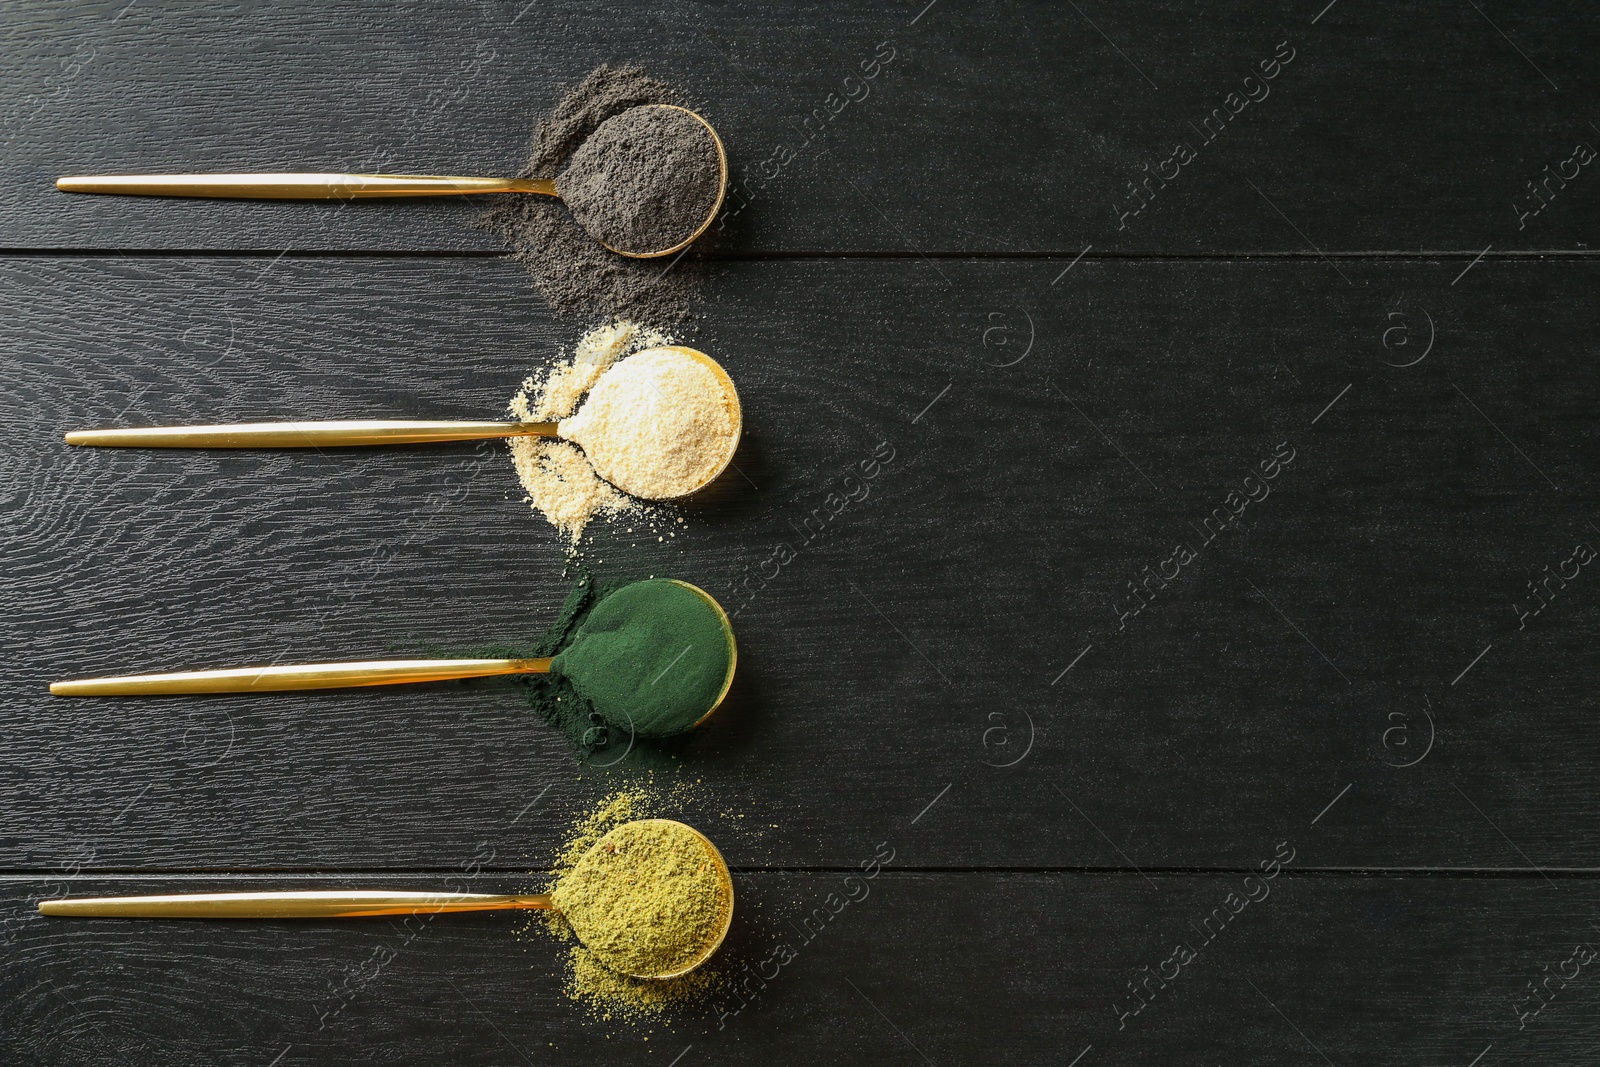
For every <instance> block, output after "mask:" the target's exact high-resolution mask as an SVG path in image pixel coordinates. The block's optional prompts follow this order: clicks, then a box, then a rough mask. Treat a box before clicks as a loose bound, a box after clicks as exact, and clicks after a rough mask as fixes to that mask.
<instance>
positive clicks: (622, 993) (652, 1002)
mask: <svg viewBox="0 0 1600 1067" xmlns="http://www.w3.org/2000/svg"><path fill="white" fill-rule="evenodd" d="M716 984H717V979H716V976H714V975H712V974H709V973H707V971H706V969H705V968H704V967H700V968H696V969H695V970H692V971H690V972H689V973H688V974H686V975H683V976H682V977H679V978H630V977H629V976H628V975H625V974H622V973H620V972H618V971H613V970H612V969H611V968H610V967H607V966H606V965H605V964H603V963H601V962H600V961H599V960H598V959H596V958H595V955H594V953H592V952H590V951H589V950H588V949H586V948H584V947H583V946H582V945H574V946H573V947H572V950H571V952H570V953H569V955H568V959H567V980H566V983H565V985H564V986H563V992H565V993H566V994H567V996H569V997H571V998H572V999H574V1000H579V1001H583V1002H585V1003H587V1004H588V1005H589V1007H590V1008H591V1009H592V1010H593V1012H594V1014H595V1015H596V1016H598V1017H599V1018H601V1019H603V1020H606V1021H610V1020H612V1019H614V1018H621V1019H632V1018H638V1017H643V1016H652V1015H661V1014H663V1013H665V1012H666V1010H667V1009H668V1008H670V1007H672V1006H673V1005H675V1004H682V1003H684V1002H687V1001H692V1000H695V999H698V998H700V997H703V996H705V994H706V993H707V992H709V991H710V990H711V988H712V987H713V986H714V985H716Z"/></svg>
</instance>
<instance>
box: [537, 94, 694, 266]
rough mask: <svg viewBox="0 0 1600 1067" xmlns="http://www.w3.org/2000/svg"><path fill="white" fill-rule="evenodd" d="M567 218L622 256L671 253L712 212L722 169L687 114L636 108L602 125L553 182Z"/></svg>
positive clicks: (665, 109)
mask: <svg viewBox="0 0 1600 1067" xmlns="http://www.w3.org/2000/svg"><path fill="white" fill-rule="evenodd" d="M556 191H557V192H559V193H560V194H561V199H562V200H563V201H565V203H566V205H567V207H568V209H569V210H571V212H572V217H573V218H575V219H577V220H578V224H579V225H581V226H582V227H583V228H584V229H585V230H587V231H588V232H589V234H590V236H592V237H594V238H595V239H596V240H598V241H600V242H602V243H603V244H605V245H608V246H609V247H611V248H615V249H618V250H620V251H624V252H634V253H644V252H658V251H661V250H663V249H668V248H676V247H677V246H678V245H681V244H683V243H684V242H685V241H687V240H689V239H690V238H691V237H693V236H694V234H695V231H697V230H699V229H700V227H701V226H703V225H704V224H705V222H706V219H707V218H708V217H709V216H710V215H711V213H712V212H713V211H715V210H716V207H717V201H718V199H719V194H720V193H721V191H722V165H721V162H720V160H719V158H718V156H717V146H716V142H715V141H713V140H712V136H711V132H710V131H709V130H707V129H706V127H705V124H704V123H702V122H701V121H700V120H699V119H697V118H695V117H694V116H693V115H691V114H689V113H688V112H687V111H679V110H677V109H675V108H665V107H636V108H632V109H631V110H628V111H624V112H623V113H622V114H620V115H613V116H612V117H611V118H609V119H606V121H605V122H603V123H601V124H600V126H599V128H598V129H596V130H595V131H594V133H592V134H591V135H590V136H589V138H588V139H587V140H585V141H584V142H583V144H581V145H579V146H578V150H577V151H576V152H574V153H573V154H572V160H571V162H569V163H568V164H567V169H566V170H565V171H564V172H563V173H562V174H561V175H560V176H558V177H557V178H556Z"/></svg>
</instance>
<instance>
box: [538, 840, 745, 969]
mask: <svg viewBox="0 0 1600 1067" xmlns="http://www.w3.org/2000/svg"><path fill="white" fill-rule="evenodd" d="M550 895H551V899H552V900H553V901H554V903H555V905H556V908H557V909H559V910H560V912H561V914H562V916H563V917H564V918H565V919H566V921H567V923H568V924H569V925H570V926H571V927H572V928H573V930H574V931H575V932H576V933H577V934H578V936H579V937H580V938H581V939H582V941H583V943H584V944H585V945H586V946H587V947H588V949H589V950H590V953H591V955H593V956H594V957H597V960H596V961H593V962H601V961H603V962H604V963H605V964H608V965H610V967H611V969H612V970H615V971H621V972H623V973H625V974H644V975H652V974H671V973H673V972H675V971H681V970H684V969H685V968H687V967H690V966H692V965H694V964H695V962H696V961H697V960H699V959H700V958H701V957H702V956H704V954H705V951H706V949H707V948H708V947H709V946H710V945H711V944H712V943H713V942H715V941H716V940H717V938H718V936H719V934H720V932H721V929H722V927H723V924H724V922H725V921H726V919H727V915H728V911H729V909H730V908H731V907H732V905H733V901H732V896H731V893H730V890H729V887H728V885H727V883H726V881H725V880H724V878H723V875H722V871H721V869H720V867H719V866H718V864H717V862H716V859H715V858H714V856H713V855H712V852H711V850H710V849H709V848H708V847H707V845H706V843H705V842H704V841H703V840H701V838H700V836H699V835H698V834H696V833H695V832H694V831H693V830H691V829H689V828H688V827H687V826H684V825H683V824H682V823H678V822H673V821H671V820H667V819H644V820H638V821H634V822H627V823H623V824H622V825H621V826H618V827H617V828H616V829H614V830H612V831H610V832H609V833H607V834H606V835H605V836H604V837H602V838H601V839H600V840H599V841H598V842H596V843H595V845H594V847H592V848H591V849H589V851H588V852H586V853H585V854H584V855H583V857H582V858H581V859H579V860H578V861H577V863H575V864H574V865H573V866H572V868H571V869H570V870H569V871H567V872H566V873H564V874H563V875H562V876H561V877H560V878H559V879H558V880H557V881H556V884H555V888H554V889H553V890H552V891H551V894H550Z"/></svg>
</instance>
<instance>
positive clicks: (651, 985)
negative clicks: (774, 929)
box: [541, 775, 717, 1023]
mask: <svg viewBox="0 0 1600 1067" xmlns="http://www.w3.org/2000/svg"><path fill="white" fill-rule="evenodd" d="M693 795H694V787H693V785H691V784H689V783H686V782H678V783H675V784H674V785H672V786H671V787H669V788H667V789H665V790H663V789H659V788H658V787H657V786H656V785H655V782H654V776H653V775H652V776H651V778H650V780H648V781H647V782H645V783H643V784H641V785H639V786H635V787H632V788H629V789H623V790H618V791H617V792H614V793H612V794H610V795H609V796H606V797H605V798H603V799H602V800H601V801H600V802H599V803H598V804H597V805H596V807H595V808H594V809H593V810H592V811H590V812H588V813H587V814H585V815H583V816H582V817H581V818H579V819H578V820H577V821H576V822H575V823H574V824H573V827H572V830H571V833H570V836H569V837H568V838H567V840H566V843H565V844H564V845H563V846H562V848H561V851H560V852H559V853H558V854H557V855H556V858H555V863H554V865H553V868H554V869H553V875H554V877H553V878H552V880H551V882H550V884H549V885H548V886H547V887H546V891H547V892H554V891H555V889H556V887H557V886H558V885H560V884H561V881H562V880H563V878H565V877H568V876H570V874H571V872H572V871H573V870H574V868H575V867H576V866H577V864H578V861H579V860H581V859H582V858H583V857H584V856H585V855H587V854H588V853H589V851H590V850H591V849H593V848H594V846H595V845H596V844H598V843H599V842H600V840H601V839H602V838H604V837H605V835H606V834H607V833H609V832H611V831H612V830H613V829H615V828H616V827H618V826H620V825H622V824H624V823H627V822H629V821H632V820H635V819H640V818H648V817H650V816H651V815H654V814H655V813H656V812H657V811H659V810H661V809H662V808H669V807H670V808H676V807H679V806H680V805H681V804H682V803H683V802H685V801H687V800H688V799H690V798H691V797H692V796H693ZM541 914H542V916H543V925H544V926H545V927H546V928H547V929H548V930H549V931H550V932H551V933H554V934H555V935H556V936H557V937H560V938H562V939H564V940H566V941H567V942H568V949H567V955H566V977H565V980H564V982H563V983H562V991H563V992H564V993H565V994H566V995H567V996H568V997H570V998H571V999H572V1000H574V1001H577V1002H578V1003H580V1004H582V1005H583V1006H584V1007H585V1008H586V1009H587V1010H588V1012H589V1014H590V1015H592V1016H593V1017H594V1018H596V1019H599V1020H602V1021H606V1022H612V1021H625V1022H635V1023H646V1022H652V1021H655V1020H658V1019H660V1018H661V1017H662V1016H663V1015H664V1014H665V1013H666V1012H667V1011H668V1010H669V1009H671V1008H673V1007H674V1006H682V1005H684V1004H689V1003H694V1002H695V1001H698V1000H700V999H702V998H703V997H704V996H705V995H706V994H707V993H708V992H709V991H710V990H711V989H712V987H713V986H714V985H715V984H716V982H717V976H716V974H715V972H714V968H715V966H716V962H715V961H714V960H713V961H712V963H710V964H708V965H706V966H703V967H699V968H697V969H695V970H693V971H691V972H689V973H688V974H686V975H684V976H683V977H681V978H668V979H655V980H652V979H644V978H630V977H629V976H627V975H625V974H622V973H620V972H618V971H615V970H612V969H611V968H609V967H607V966H606V965H605V964H603V963H601V962H600V960H599V959H598V958H597V957H596V956H595V955H594V953H592V952H590V951H589V950H588V949H586V948H584V947H583V945H582V944H580V943H579V942H578V940H577V936H576V934H575V933H574V932H573V930H572V927H571V925H570V924H568V923H567V921H566V920H565V919H564V918H563V917H562V916H561V914H560V913H559V912H555V911H547V912H543V913H541Z"/></svg>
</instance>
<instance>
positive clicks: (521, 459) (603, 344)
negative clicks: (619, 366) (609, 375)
mask: <svg viewBox="0 0 1600 1067" xmlns="http://www.w3.org/2000/svg"><path fill="white" fill-rule="evenodd" d="M670 343H671V338H669V337H667V336H666V335H665V334H663V333H660V332H659V331H657V330H652V329H648V328H646V327H644V326H640V325H639V324H638V323H634V322H628V321H625V320H620V319H619V320H617V321H615V322H611V323H607V324H606V325H604V326H599V327H596V328H595V329H593V330H590V331H589V332H588V333H586V334H584V335H583V338H582V340H580V341H579V342H578V345H577V347H576V349H575V350H574V351H573V353H572V357H571V358H570V359H565V360H561V361H558V362H557V363H556V364H555V365H554V366H552V367H550V368H549V369H547V370H546V371H544V372H543V373H542V374H533V375H530V376H529V377H528V378H526V379H525V380H524V381H523V383H522V387H521V388H520V389H519V390H518V391H517V394H516V395H515V396H513V397H512V398H511V404H510V412H511V416H512V417H513V418H515V419H517V420H519V421H522V422H558V421H560V420H561V419H565V418H567V417H568V416H569V415H571V414H572V412H573V410H574V409H576V408H577V406H578V401H579V400H580V399H582V398H583V395H584V394H585V393H587V392H588V391H589V389H590V387H592V386H593V385H594V384H595V382H596V381H597V380H599V378H600V375H602V374H604V373H605V372H606V370H607V369H608V368H609V367H610V366H611V365H612V364H613V363H615V362H616V361H617V360H619V359H621V358H623V357H624V356H626V355H628V354H630V353H632V352H636V351H639V350H640V349H645V348H654V347H658V346H660V345H665V344H670ZM510 446H511V462H512V464H513V465H514V466H515V467H516V471H517V479H518V480H519V481H520V482H521V483H522V488H523V491H524V492H526V493H527V497H526V500H527V502H528V504H529V505H531V506H532V507H533V509H534V510H535V511H537V512H539V513H540V514H542V515H543V516H544V517H545V518H546V519H547V520H549V522H550V525H552V526H554V527H555V528H556V529H557V530H559V531H560V532H561V535H562V536H563V537H564V538H565V539H566V541H567V544H568V546H569V547H570V548H576V546H577V544H578V540H579V538H581V537H582V536H583V531H584V527H586V526H588V524H589V522H590V520H591V519H594V518H596V517H602V518H605V517H610V516H614V515H621V514H625V513H634V512H643V511H644V510H645V508H644V506H643V505H642V504H641V503H640V502H639V501H637V500H634V499H632V498H630V497H628V496H626V495H624V494H622V493H620V492H618V491H617V490H616V489H615V488H613V487H612V486H610V485H608V484H607V483H606V482H605V481H603V480H602V479H601V478H600V476H599V475H597V474H596V473H595V470H594V467H593V466H592V465H591V464H590V462H589V460H588V458H587V457H585V456H584V454H583V452H582V450H580V449H579V448H578V447H577V446H576V445H573V444H569V443H568V442H566V441H558V440H553V439H551V438H544V437H513V438H511V439H510Z"/></svg>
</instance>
